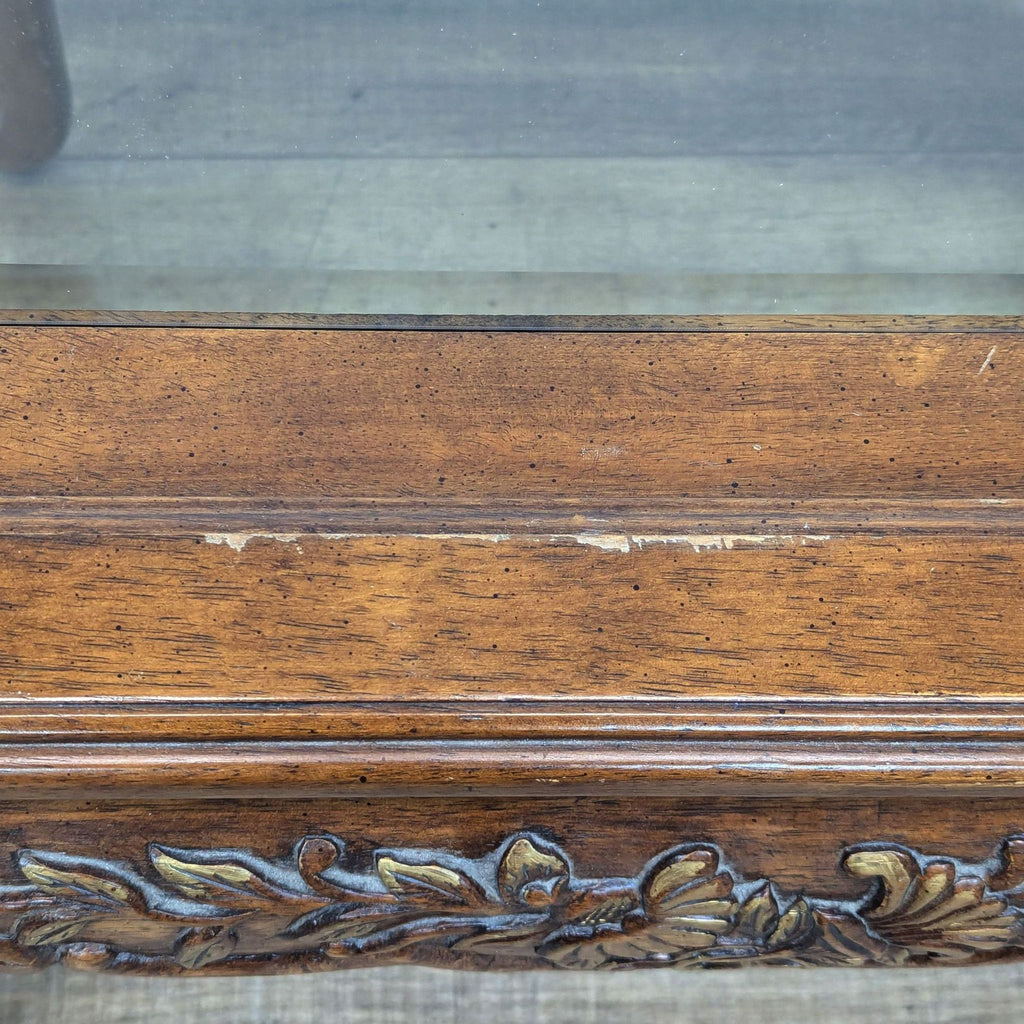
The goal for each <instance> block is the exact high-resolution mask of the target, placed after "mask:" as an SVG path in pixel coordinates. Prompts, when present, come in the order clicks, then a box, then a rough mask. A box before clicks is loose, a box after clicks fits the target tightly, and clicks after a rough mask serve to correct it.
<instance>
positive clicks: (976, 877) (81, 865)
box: [0, 833, 1024, 973]
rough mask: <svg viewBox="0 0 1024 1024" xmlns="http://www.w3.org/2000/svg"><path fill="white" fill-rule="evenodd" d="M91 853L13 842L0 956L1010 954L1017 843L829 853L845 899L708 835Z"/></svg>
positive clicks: (335, 963)
mask: <svg viewBox="0 0 1024 1024" xmlns="http://www.w3.org/2000/svg"><path fill="white" fill-rule="evenodd" d="M148 854H149V861H150V865H151V869H150V870H147V875H148V876H149V877H144V876H143V875H142V874H140V873H139V872H138V871H136V870H135V869H133V868H132V867H130V866H128V865H126V864H124V863H121V862H118V861H111V860H97V859H92V858H84V857H75V856H72V855H69V854H64V853H44V852H40V851H35V850H24V851H22V852H21V853H20V854H19V855H18V857H17V861H16V863H17V869H18V871H19V872H20V875H21V877H22V879H23V883H22V884H18V885H10V886H0V967H3V968H6V969H18V968H38V967H45V966H47V965H50V964H53V963H65V964H68V965H70V966H77V967H88V968H111V969H115V970H137V971H153V972H161V971H163V972H179V973H180V972H189V973H191V972H209V973H218V972H228V971H238V972H241V973H247V972H251V973H271V972H276V971H289V970H319V969H329V968H332V967H354V966H361V965H367V966H369V965H374V964H383V963H389V962H390V963H394V962H397V961H407V962H414V963H425V964H434V965H437V966H450V967H470V968H481V969H485V968H489V967H492V968H504V969H508V968H516V967H522V968H530V967H550V968H608V969H627V968H634V967H716V966H734V965H738V964H744V963H761V964H794V965H802V964H825V965H848V966H857V965H900V964H906V965H914V964H925V963H965V962H968V961H975V960H986V959H993V958H997V957H1001V956H1008V955H1013V954H1017V955H1020V952H1021V950H1022V949H1024V885H1022V884H1021V882H1022V881H1024V837H1021V836H1015V837H1011V838H1009V839H1006V840H1004V841H1003V843H1002V844H1001V846H1000V848H999V850H998V852H997V854H996V855H995V856H994V857H993V858H991V859H990V860H988V861H985V862H982V863H980V864H964V863H962V862H960V861H957V860H954V859H951V858H942V857H933V856H925V855H923V854H921V853H918V852H916V851H914V850H911V849H908V848H906V847H903V846H898V845H892V844H865V845H861V846H857V847H851V848H849V849H847V850H846V851H845V852H844V853H843V855H842V858H841V862H840V863H841V866H842V868H843V869H844V870H845V871H846V872H848V873H849V874H851V875H853V876H855V877H857V878H860V879H864V880H865V883H866V885H865V889H864V893H863V895H862V896H860V897H858V898H855V899H852V900H829V899H821V898H818V897H810V896H804V895H799V894H792V893H785V892H782V891H780V889H779V888H778V887H777V886H776V885H775V883H773V882H771V881H769V880H766V879H759V880H756V881H748V880H746V879H744V878H743V877H742V876H741V875H739V874H738V873H737V872H736V871H735V870H733V869H732V868H731V867H730V866H729V865H728V864H726V863H724V862H723V861H722V858H721V855H720V853H719V851H718V850H717V849H716V848H715V847H714V846H711V845H706V844H689V845H685V846H679V847H676V848H674V849H671V850H668V851H667V852H665V853H664V854H662V855H661V856H659V857H657V858H655V859H654V860H653V861H651V862H650V863H648V864H647V865H646V866H645V867H644V868H643V869H642V870H641V871H640V872H639V874H638V875H636V876H635V877H632V878H576V877H575V876H574V874H573V870H572V866H571V864H570V861H569V858H568V857H567V856H566V854H565V853H564V852H563V851H562V850H561V849H560V848H559V847H558V846H556V845H554V844H553V843H551V842H548V841H547V840H545V839H543V838H541V837H539V836H537V835H533V834H529V833H521V834H517V835H514V836H511V837H510V838H508V839H507V840H505V842H503V843H502V844H501V846H499V847H498V849H496V850H495V851H494V852H492V853H491V854H489V855H487V856H484V857H480V858H476V859H470V858H464V857H458V856H453V855H449V854H441V853H438V852H436V851H428V850H411V849H408V850H386V849H381V850H377V851H376V852H375V854H374V857H373V867H372V870H362V871H358V870H353V869H352V867H351V865H350V864H349V863H348V858H347V857H346V851H345V846H344V843H343V842H342V841H341V840H340V839H337V838H336V837H334V836H330V835H314V836H307V837H306V838H304V839H302V840H301V841H300V842H299V843H298V845H297V846H296V847H295V850H294V852H293V854H292V856H291V857H288V858H285V859H282V860H267V859H263V858H260V857H257V856H255V855H253V854H249V853H245V852H241V851H238V850H178V849H172V848H170V847H166V846H160V845H157V844H152V845H150V847H149V849H148Z"/></svg>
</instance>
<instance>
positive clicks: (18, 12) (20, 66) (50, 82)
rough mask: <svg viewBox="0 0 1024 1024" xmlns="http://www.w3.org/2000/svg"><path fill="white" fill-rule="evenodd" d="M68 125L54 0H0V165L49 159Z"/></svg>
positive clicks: (22, 166) (16, 167)
mask: <svg viewBox="0 0 1024 1024" xmlns="http://www.w3.org/2000/svg"><path fill="white" fill-rule="evenodd" d="M70 124H71V88H70V85H69V83H68V74H67V68H66V67H65V64H64V49H63V47H62V45H61V41H60V32H59V30H58V28H57V16H56V14H55V13H54V10H53V4H52V2H51V0H0V170H3V171H30V170H33V169H34V168H36V167H38V166H39V165H40V164H42V163H45V162H46V161H47V160H49V159H50V157H52V156H53V155H54V154H55V153H56V152H57V151H58V150H59V149H60V147H61V146H62V145H63V143H64V139H65V137H66V136H67V133H68V128H69V127H70Z"/></svg>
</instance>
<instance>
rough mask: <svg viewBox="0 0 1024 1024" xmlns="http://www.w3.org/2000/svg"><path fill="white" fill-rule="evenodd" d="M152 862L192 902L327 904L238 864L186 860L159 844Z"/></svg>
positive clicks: (247, 905)
mask: <svg viewBox="0 0 1024 1024" xmlns="http://www.w3.org/2000/svg"><path fill="white" fill-rule="evenodd" d="M177 853H178V851H175V854H177ZM150 860H151V861H152V862H153V866H154V867H155V868H156V869H157V871H159V872H160V874H161V875H162V876H163V877H164V878H165V879H166V880H167V881H168V882H170V883H171V884H172V885H173V886H174V887H175V888H176V889H178V890H179V892H182V893H184V894H185V895H186V896H188V897H190V898H191V899H195V900H205V901H210V902H213V903H216V904H217V905H218V906H221V907H230V908H234V909H242V910H255V909H258V908H259V907H261V906H265V905H266V904H268V903H271V904H273V903H282V902H288V903H294V904H298V905H300V906H305V905H309V906H311V907H313V906H320V905H322V904H323V903H324V902H325V901H324V899H323V898H321V897H318V896H314V895H312V894H307V893H303V892H299V891H295V890H292V889H288V888H285V887H283V886H280V885H275V884H274V883H273V882H272V881H270V880H269V879H267V878H264V877H261V876H260V875H259V874H257V873H256V872H255V871H254V870H252V869H251V868H249V867H247V866H246V865H244V864H240V863H238V862H236V861H231V860H223V861H215V862H211V863H202V862H199V861H194V860H186V859H185V858H184V857H183V856H180V855H178V856H175V855H172V853H171V852H170V851H169V850H167V849H165V848H164V847H161V846H157V845H155V844H154V845H153V846H151V847H150Z"/></svg>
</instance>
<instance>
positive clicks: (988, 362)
mask: <svg viewBox="0 0 1024 1024" xmlns="http://www.w3.org/2000/svg"><path fill="white" fill-rule="evenodd" d="M998 348H999V346H998V345H993V346H992V349H991V351H990V352H989V354H988V355H987V356H985V361H984V362H983V363H982V364H981V368H980V369H979V370H978V376H979V377H980V376H981V375H982V374H983V373H984V372H985V371H986V370H987V369H988V367H989V366H991V365H992V359H993V357H994V356H995V354H996V349H998Z"/></svg>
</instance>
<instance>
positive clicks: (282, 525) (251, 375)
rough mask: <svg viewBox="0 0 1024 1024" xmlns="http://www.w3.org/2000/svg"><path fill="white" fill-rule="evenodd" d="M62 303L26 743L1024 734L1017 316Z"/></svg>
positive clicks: (20, 638)
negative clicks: (339, 315) (514, 317)
mask: <svg viewBox="0 0 1024 1024" xmlns="http://www.w3.org/2000/svg"><path fill="white" fill-rule="evenodd" d="M33 316H35V314H23V315H21V317H19V316H18V315H17V314H13V315H11V316H9V319H10V320H12V321H17V320H18V319H22V320H23V321H25V322H23V323H22V325H20V326H19V325H17V324H16V323H12V324H10V325H9V326H6V327H4V328H3V329H2V332H0V362H2V363H3V365H4V368H5V376H4V378H3V382H4V383H3V387H4V411H5V415H4V417H3V419H2V422H0V451H2V452H3V463H2V466H0V473H2V476H3V494H2V496H0V552H2V555H3V557H2V560H0V600H2V601H3V609H4V630H5V634H4V643H3V646H2V648H0V690H2V698H3V701H2V703H0V728H2V729H3V732H4V735H5V736H6V737H8V739H9V740H11V741H17V740H19V739H23V740H33V741H36V740H39V741H43V740H45V741H47V742H52V741H53V740H55V739H57V738H59V737H60V736H61V734H62V731H65V730H66V732H65V733H64V734H65V735H66V736H70V735H74V736H76V737H79V738H81V739H92V740H100V741H102V740H105V739H126V738H131V737H132V736H133V735H134V734H135V733H134V731H135V730H141V733H142V735H146V736H149V737H151V738H152V739H153V740H154V741H160V742H173V741H176V740H187V739H190V738H192V739H204V740H207V741H211V742H212V741H218V740H230V739H237V738H239V737H240V736H241V735H245V734H252V735H253V736H254V737H268V738H275V739H279V740H291V741H300V740H303V741H305V740H309V739H319V738H323V739H328V740H331V741H347V740H351V739H358V740H369V739H374V738H377V739H386V738H391V739H396V740H405V739H414V738H420V739H428V738H430V739H443V738H449V739H452V740H455V739H462V740H465V741H470V740H473V739H474V738H484V737H486V738H494V737H496V736H497V737H500V736H506V737H508V738H510V739H512V738H518V740H523V741H526V740H530V739H540V738H545V737H547V738H550V739H558V738H560V739H564V740H569V739H573V738H579V739H583V738H590V739H599V738H600V739H615V738H617V737H622V738H631V739H645V740H649V741H655V740H665V739H670V738H672V737H683V736H693V737H703V738H707V737H708V735H709V732H708V730H712V729H714V728H715V727H716V726H715V725H714V723H716V722H717V723H720V724H721V725H722V726H727V727H728V728H729V729H730V730H735V731H731V732H730V733H729V734H728V735H730V736H733V737H736V738H740V737H746V738H747V739H751V738H753V737H755V736H764V735H771V736H774V737H776V739H780V740H785V739H786V738H787V737H793V736H803V737H813V738H815V739H816V740H820V739H822V738H824V737H826V736H832V737H836V738H841V737H843V736H851V735H856V736H857V737H859V738H860V739H865V740H866V739H871V738H875V739H877V738H880V737H887V738H890V739H894V740H899V739H900V738H903V739H906V738H909V737H917V738H921V739H927V738H929V737H930V738H932V739H937V738H945V739H950V738H955V737H973V738H974V739H975V740H977V741H978V742H982V741H985V742H996V743H999V742H1010V737H1011V736H1013V735H1016V732H1017V731H1018V730H1019V729H1021V728H1022V723H1024V719H1022V718H1021V716H1020V714H1019V711H1018V708H1019V701H1020V699H1021V696H1022V687H1021V682H1022V678H1024V677H1022V669H1021V666H1022V664H1024V662H1022V647H1021V637H1022V636H1024V628H1022V627H1024V619H1022V617H1021V616H1022V612H1021V609H1022V608H1024V603H1022V601H1021V593H1022V587H1024V584H1022V581H1021V558H1022V549H1021V540H1022V538H1024V502H1022V498H1021V480H1022V477H1021V469H1022V463H1021V457H1020V452H1019V450H1018V446H1017V445H1016V444H1015V443H1014V439H1015V438H1017V437H1019V435H1020V429H1021V424H1022V422H1024V402H1022V399H1021V393H1020V390H1019V388H1017V387H1016V384H1015V377H1016V374H1015V369H1017V362H1019V360H1020V358H1021V357H1020V351H1021V350H1020V343H1019V333H1020V331H1019V324H1018V323H1017V321H1015V320H995V319H993V320H985V319H983V318H982V319H974V320H970V321H967V320H964V319H960V320H956V319H951V320H945V319H942V318H938V319H935V318H933V319H924V318H916V319H915V318H911V319H909V320H904V321H893V320H892V319H891V318H885V319H882V318H875V319H870V318H869V319H866V320H857V319H855V318H840V319H839V320H838V321H837V322H834V323H833V322H832V321H828V322H822V321H820V320H817V321H816V320H803V321H801V320H792V319H784V320H778V321H772V320H770V319H761V320H751V321H749V322H746V323H744V322H737V321H735V320H723V319H717V320H716V319H715V318H705V319H703V320H691V321H682V322H676V323H669V322H664V321H662V322H648V321H637V322H634V323H628V322H624V321H622V320H618V321H614V320H613V321H607V322H602V321H572V320H562V321H555V322H548V323H547V324H546V325H545V326H546V327H547V329H546V330H539V331H538V329H537V327H538V325H537V324H536V323H534V322H533V321H527V322H523V323H521V324H517V325H513V326H515V327H516V329H515V330H512V331H509V330H504V331H501V330H497V329H496V327H497V325H487V326H493V328H494V329H480V328H478V329H475V330H474V329H472V328H471V327H470V326H469V325H465V326H462V327H461V328H460V327H459V326H458V325H453V324H445V323H444V322H439V321H425V322H422V323H421V324H420V329H419V330H410V329H409V326H408V325H406V326H405V327H404V328H402V327H401V326H400V325H397V324H396V325H395V326H394V327H393V328H389V326H388V325H386V324H384V323H377V324H372V323H367V322H366V321H365V320H363V321H360V320H358V319H356V320H355V321H354V322H353V320H352V319H351V318H349V319H348V320H345V319H340V320H332V319H331V318H311V319H309V320H307V321H302V320H299V319H296V318H288V317H282V318H271V319H270V323H268V324H267V325H266V326H260V327H245V326H243V325H242V323H243V321H241V319H239V322H238V323H237V324H236V325H235V326H229V324H228V322H227V321H225V318H223V317H221V318H216V317H214V318H212V319H213V320H214V321H215V322H220V323H221V324H222V326H220V327H213V326H208V325H207V323H206V322H207V321H209V320H210V319H211V318H210V317H203V316H198V315H197V316H191V317H180V318H179V322H178V323H177V325H175V326H168V327H163V328H147V327H141V326H132V325H131V324H130V323H128V322H125V323H123V325H120V326H119V325H118V320H119V319H121V320H123V318H117V317H107V318H105V317H103V316H101V315H100V316H94V317H93V318H92V320H94V321H95V322H96V323H97V324H99V323H102V322H103V321H104V320H106V321H107V322H108V325H107V326H85V323H86V322H88V320H89V317H88V315H81V316H79V317H77V318H76V317H71V319H80V320H82V321H83V323H81V324H77V325H76V324H74V323H64V324H60V323H53V324H51V325H49V326H32V325H31V322H30V318H32V317H33ZM40 316H41V319H42V320H44V321H46V320H47V319H49V318H48V317H47V316H46V315H45V314H42V315H40ZM59 316H62V317H63V318H64V319H68V317H67V316H66V315H59ZM631 326H632V327H633V328H634V329H633V330H629V329H628V328H629V327H631ZM531 328H532V329H533V330H534V332H535V333H532V334H531V333H529V331H530V329H531ZM524 332H525V333H524ZM950 699H955V700H956V701H958V702H961V703H962V708H961V712H962V713H961V714H952V713H950V707H951V705H950V704H948V703H943V701H944V700H945V701H948V700H950ZM771 701H774V702H775V703H774V704H771V703H768V702H771ZM929 702H930V703H929ZM115 707H116V708H118V709H119V710H118V713H117V714H116V715H115V714H112V713H108V711H112V709H113V708H115ZM105 709H106V710H105ZM787 715H788V716H789V717H788V718H787ZM239 730H243V731H242V732H240V731H239ZM421 730H422V732H421ZM245 731H248V732H245ZM710 756H711V755H708V757H707V758H705V761H707V762H708V763H710V761H709V760H708V758H710ZM744 757H746V755H745V754H744V755H743V756H742V757H740V760H741V761H742V760H743V758H744ZM940 760H941V759H940ZM989 760H991V758H990V759H989Z"/></svg>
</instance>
